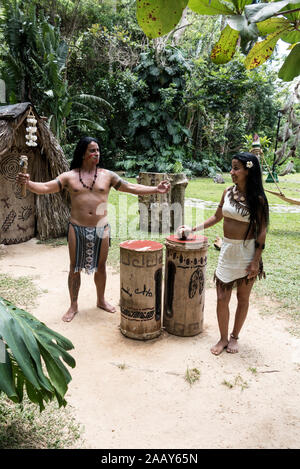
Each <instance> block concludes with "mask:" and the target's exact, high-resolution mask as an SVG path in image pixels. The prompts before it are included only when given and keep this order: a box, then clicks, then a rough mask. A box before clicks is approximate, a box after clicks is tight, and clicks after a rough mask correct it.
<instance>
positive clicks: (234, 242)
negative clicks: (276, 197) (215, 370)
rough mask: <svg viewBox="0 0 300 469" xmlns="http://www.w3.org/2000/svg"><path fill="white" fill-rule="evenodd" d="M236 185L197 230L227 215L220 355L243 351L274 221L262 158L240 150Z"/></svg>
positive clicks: (220, 278)
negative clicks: (234, 302) (230, 326)
mask: <svg viewBox="0 0 300 469" xmlns="http://www.w3.org/2000/svg"><path fill="white" fill-rule="evenodd" d="M230 174H231V177H232V181H233V183H234V186H232V187H230V188H228V189H226V190H225V191H224V193H223V195H222V198H221V201H220V204H219V206H218V208H217V210H216V213H215V214H214V215H213V216H212V217H210V218H208V219H207V220H205V221H204V222H203V223H201V224H200V225H199V226H196V227H194V228H193V229H192V231H198V230H204V229H206V228H209V227H211V226H213V225H215V224H216V223H218V222H219V221H221V220H222V219H224V222H223V232H224V238H223V242H222V246H221V251H220V256H219V261H218V266H217V269H216V272H215V276H214V279H215V281H216V288H217V317H218V324H219V330H220V336H221V337H220V340H219V341H218V342H217V344H216V345H214V346H213V347H212V348H211V352H212V353H213V354H214V355H219V354H220V353H221V352H222V351H223V350H224V349H225V348H226V349H227V352H229V353H236V352H238V344H237V341H238V338H239V333H240V331H241V328H242V326H243V324H244V321H245V319H246V316H247V312H248V307H249V297H250V293H251V289H252V287H253V284H254V281H255V279H256V277H257V276H258V277H259V278H261V277H262V276H265V274H264V272H263V265H262V260H261V254H262V250H263V249H264V247H265V238H266V232H267V226H268V223H269V207H268V201H267V198H266V196H265V193H264V189H263V185H262V174H261V169H260V165H259V161H258V159H257V157H256V156H255V155H253V154H252V153H237V154H236V155H234V157H233V159H232V169H231V171H230ZM234 286H236V287H237V309H236V313H235V321H234V326H233V330H232V332H231V334H230V336H229V337H228V333H229V331H228V324H229V301H230V298H231V293H232V288H233V287H234Z"/></svg>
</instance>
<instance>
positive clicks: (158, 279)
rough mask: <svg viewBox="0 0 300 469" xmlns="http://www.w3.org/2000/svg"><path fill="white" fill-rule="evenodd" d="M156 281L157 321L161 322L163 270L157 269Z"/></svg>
mask: <svg viewBox="0 0 300 469" xmlns="http://www.w3.org/2000/svg"><path fill="white" fill-rule="evenodd" d="M154 280H155V319H156V321H159V320H160V317H161V285H162V269H157V271H156V272H155V275H154Z"/></svg>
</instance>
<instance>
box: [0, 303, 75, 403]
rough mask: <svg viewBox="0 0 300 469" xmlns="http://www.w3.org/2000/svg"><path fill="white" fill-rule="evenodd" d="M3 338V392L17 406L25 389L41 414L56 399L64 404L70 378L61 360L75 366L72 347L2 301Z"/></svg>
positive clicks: (0, 382) (0, 368)
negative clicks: (68, 351)
mask: <svg viewBox="0 0 300 469" xmlns="http://www.w3.org/2000/svg"><path fill="white" fill-rule="evenodd" d="M0 337H2V339H3V341H4V343H5V361H4V363H0V390H2V391H4V392H5V393H6V394H7V395H8V397H9V398H10V399H12V400H13V401H14V402H21V401H22V398H23V388H24V386H25V388H26V391H27V394H28V397H29V399H31V400H32V402H35V403H38V404H39V405H40V408H41V410H42V409H43V408H44V404H43V403H44V401H45V402H48V401H49V400H51V399H53V398H56V399H57V400H58V402H59V404H60V405H62V404H65V401H64V398H63V397H64V395H65V393H66V391H67V385H68V383H69V382H70V380H71V376H70V373H69V371H68V369H67V368H66V367H65V365H64V364H63V362H62V360H63V361H65V362H66V363H67V364H68V365H69V366H71V367H74V366H75V360H74V359H73V357H72V356H71V355H70V354H69V353H67V350H71V349H72V348H73V344H72V343H71V342H70V341H69V340H68V339H66V338H65V337H63V336H62V335H60V334H58V333H57V332H55V331H52V330H51V329H49V328H48V327H47V326H46V325H45V324H43V323H42V322H40V321H38V320H37V319H36V318H35V317H34V316H32V315H31V314H30V313H28V312H26V311H24V310H22V309H20V308H17V307H16V306H14V305H13V304H12V303H10V302H9V301H7V300H5V299H4V298H1V297H0ZM42 359H43V360H42ZM61 359H62V360H61ZM45 367H46V369H47V372H48V374H47V375H46V374H45Z"/></svg>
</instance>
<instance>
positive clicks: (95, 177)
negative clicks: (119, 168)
mask: <svg viewBox="0 0 300 469" xmlns="http://www.w3.org/2000/svg"><path fill="white" fill-rule="evenodd" d="M97 169H98V168H97V166H96V169H95V174H94V179H93V182H92V185H91V186H87V185H86V184H85V183H84V182H83V180H82V178H81V172H80V168H79V181H80V182H81V184H82V186H83V187H84V188H85V189H89V190H90V191H92V190H93V187H94V184H95V182H96V179H97Z"/></svg>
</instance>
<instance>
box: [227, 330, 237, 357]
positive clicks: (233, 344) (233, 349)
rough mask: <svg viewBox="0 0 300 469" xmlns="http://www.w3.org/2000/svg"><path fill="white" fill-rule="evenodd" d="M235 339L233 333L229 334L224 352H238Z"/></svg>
mask: <svg viewBox="0 0 300 469" xmlns="http://www.w3.org/2000/svg"><path fill="white" fill-rule="evenodd" d="M237 341H238V337H235V336H234V335H232V334H230V340H229V343H228V346H227V350H226V352H228V353H238V351H239V347H238V343H237Z"/></svg>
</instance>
